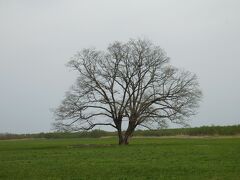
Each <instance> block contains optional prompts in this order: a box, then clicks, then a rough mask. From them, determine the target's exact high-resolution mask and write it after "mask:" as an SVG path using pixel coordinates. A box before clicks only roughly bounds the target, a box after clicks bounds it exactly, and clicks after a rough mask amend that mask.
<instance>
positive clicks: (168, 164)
mask: <svg viewBox="0 0 240 180" xmlns="http://www.w3.org/2000/svg"><path fill="white" fill-rule="evenodd" d="M130 143H131V144H130V145H129V146H118V145H115V144H116V139H115V138H99V139H98V138H96V139H94V138H91V139H84V138H82V139H77V138H74V139H32V140H2V141H0V179H184V180H185V179H191V180H192V179H231V180H234V179H239V178H240V153H239V152H240V138H143V139H142V138H135V139H132V140H131V142H130Z"/></svg>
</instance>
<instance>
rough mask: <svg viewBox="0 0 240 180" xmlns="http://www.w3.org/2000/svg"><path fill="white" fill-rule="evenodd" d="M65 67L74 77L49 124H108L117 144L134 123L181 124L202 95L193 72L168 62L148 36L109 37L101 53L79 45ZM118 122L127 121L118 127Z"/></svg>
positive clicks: (84, 127) (123, 140)
mask: <svg viewBox="0 0 240 180" xmlns="http://www.w3.org/2000/svg"><path fill="white" fill-rule="evenodd" d="M68 66H69V67H71V68H73V69H74V70H76V71H77V72H78V78H77V80H76V83H75V84H74V85H73V86H72V88H71V89H70V90H69V92H67V93H66V97H65V99H64V100H63V101H62V104H61V105H60V106H59V107H58V108H57V109H56V110H55V116H56V123H55V127H56V128H57V129H58V130H70V131H79V130H90V129H92V128H94V127H95V126H102V125H104V126H112V127H114V128H116V130H117V132H118V136H119V144H128V140H129V137H130V136H131V135H132V134H133V132H134V130H135V128H136V127H137V126H143V127H145V128H149V129H154V128H159V127H162V126H165V125H166V124H167V122H168V121H170V122H173V123H178V124H183V125H185V124H187V120H188V119H189V117H190V116H191V115H194V114H195V112H196V109H197V107H198V103H199V101H200V99H201V95H202V93H201V91H200V89H199V84H198V82H197V77H196V75H195V74H192V73H190V72H188V71H184V70H179V69H177V68H175V67H173V66H171V65H170V64H169V58H168V57H167V55H166V53H165V52H164V51H163V50H162V49H161V48H160V47H158V46H155V45H154V44H152V43H151V42H150V41H148V40H142V39H137V40H129V41H128V42H127V43H120V42H114V43H113V44H110V45H109V47H108V49H107V51H106V52H103V51H97V50H95V49H84V50H82V51H80V52H78V53H77V54H76V55H75V56H74V57H73V58H72V60H71V61H70V62H69V63H68ZM123 121H127V123H128V127H127V129H126V130H124V131H123V129H122V124H123Z"/></svg>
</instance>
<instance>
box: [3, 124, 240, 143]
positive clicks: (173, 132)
mask: <svg viewBox="0 0 240 180" xmlns="http://www.w3.org/2000/svg"><path fill="white" fill-rule="evenodd" d="M180 135H187V136H235V135H240V125H233V126H202V127H196V128H178V129H161V130H136V131H135V132H134V136H144V137H145V136H159V137H160V136H180ZM111 136H117V132H108V131H103V130H98V129H95V130H92V131H82V132H75V133H70V132H49V133H36V134H11V133H0V140H7V139H30V138H44V139H58V138H100V137H111Z"/></svg>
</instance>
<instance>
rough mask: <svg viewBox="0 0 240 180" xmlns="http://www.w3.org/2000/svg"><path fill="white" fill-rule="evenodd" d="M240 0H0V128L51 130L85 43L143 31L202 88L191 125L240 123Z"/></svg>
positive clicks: (105, 41) (90, 44) (134, 35)
mask: <svg viewBox="0 0 240 180" xmlns="http://www.w3.org/2000/svg"><path fill="white" fill-rule="evenodd" d="M239 9H240V1H239V0H181V1H179V0H121V1H120V0H118V1H117V0H101V1H99V0H75V1H74V0H65V1H63V0H45V1H44V0H43V1H32V0H21V1H18V0H15V1H14V0H0V133H1V132H2V133H3V132H10V133H32V132H46V131H49V130H51V123H52V122H53V115H52V113H51V111H50V109H51V108H54V107H56V106H57V105H58V104H59V103H60V102H61V100H62V99H63V96H64V93H65V91H66V90H68V88H69V87H70V86H71V84H72V83H73V82H74V80H75V74H74V73H73V72H71V71H70V70H69V69H67V68H66V67H65V64H66V63H67V61H68V60H69V58H70V57H71V56H73V54H75V52H76V51H78V50H80V49H82V48H86V47H96V48H98V49H105V48H106V47H107V45H108V44H109V43H111V42H113V41H115V40H119V41H127V40H128V39H129V38H138V37H144V38H148V39H150V40H151V41H153V42H154V43H155V44H157V45H160V46H161V47H162V48H163V49H165V51H166V52H167V54H168V56H169V57H170V58H171V63H172V64H173V65H175V66H177V67H180V68H184V69H187V70H189V71H192V72H194V73H196V74H197V75H198V77H199V82H200V85H201V88H202V91H203V93H204V98H203V101H202V103H201V107H200V109H199V113H198V115H197V116H195V117H193V118H192V121H191V126H201V125H213V124H214V125H230V124H239V123H240V105H239V102H240V11H239Z"/></svg>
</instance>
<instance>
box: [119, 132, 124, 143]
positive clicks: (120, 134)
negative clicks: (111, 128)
mask: <svg viewBox="0 0 240 180" xmlns="http://www.w3.org/2000/svg"><path fill="white" fill-rule="evenodd" d="M118 144H119V145H122V144H124V138H123V135H122V131H121V130H120V131H119V130H118Z"/></svg>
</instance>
